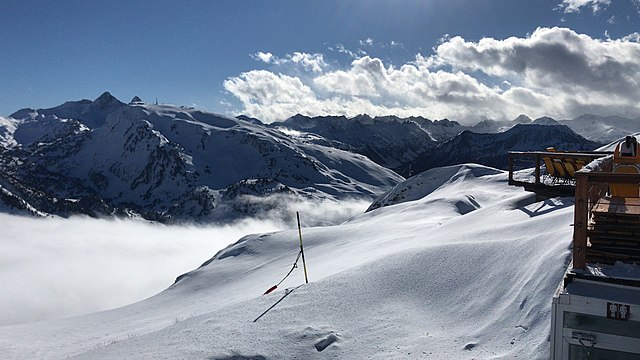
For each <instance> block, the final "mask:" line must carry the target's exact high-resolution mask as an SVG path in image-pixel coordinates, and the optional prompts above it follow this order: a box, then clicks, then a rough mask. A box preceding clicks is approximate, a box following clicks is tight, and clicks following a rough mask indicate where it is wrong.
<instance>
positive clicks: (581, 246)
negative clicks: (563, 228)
mask: <svg viewBox="0 0 640 360" xmlns="http://www.w3.org/2000/svg"><path fill="white" fill-rule="evenodd" d="M588 186H589V178H588V175H587V174H586V173H580V172H577V173H576V197H575V198H576V205H575V210H574V214H573V268H574V269H580V270H585V269H586V267H587V223H588V221H589V189H588Z"/></svg>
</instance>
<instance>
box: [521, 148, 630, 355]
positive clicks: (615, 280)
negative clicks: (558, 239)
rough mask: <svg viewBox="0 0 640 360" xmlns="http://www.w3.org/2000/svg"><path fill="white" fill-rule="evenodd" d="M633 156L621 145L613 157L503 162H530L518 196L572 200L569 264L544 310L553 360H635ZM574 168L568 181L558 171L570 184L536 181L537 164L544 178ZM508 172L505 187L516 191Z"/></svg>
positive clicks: (545, 156)
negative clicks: (559, 192)
mask: <svg viewBox="0 0 640 360" xmlns="http://www.w3.org/2000/svg"><path fill="white" fill-rule="evenodd" d="M632 155H633V156H623V154H622V153H621V151H620V144H619V145H618V146H617V148H616V151H615V152H613V153H601V154H599V153H588V154H584V153H563V152H556V151H544V152H532V153H510V154H509V156H510V164H512V162H513V159H515V158H516V157H522V156H529V157H534V158H535V161H536V163H537V165H536V170H535V173H536V175H535V181H534V182H533V184H528V185H525V188H527V187H529V189H530V191H541V192H542V193H543V194H544V195H547V196H548V195H553V193H554V191H555V190H554V187H560V188H561V189H563V191H569V190H573V195H574V196H575V209H574V224H573V249H572V261H571V263H570V264H569V266H568V268H567V271H566V272H565V275H564V278H563V280H562V281H561V283H560V285H559V286H558V288H557V290H556V292H555V294H554V295H553V300H552V307H551V336H550V342H551V344H550V345H551V354H550V355H551V356H550V358H551V359H552V360H565V359H640V151H635V153H634V154H632ZM589 159H591V161H589V162H587V160H589ZM578 160H582V161H583V164H582V166H579V168H574V169H573V170H574V171H573V172H572V173H571V171H570V170H568V169H565V170H566V172H567V173H571V175H570V178H569V176H567V179H565V180H563V181H560V180H555V181H554V180H553V179H549V178H544V177H543V176H544V174H543V173H542V171H541V168H543V165H542V164H543V163H544V165H545V166H544V167H545V168H546V170H547V171H548V169H549V168H550V165H549V164H552V166H553V168H554V170H557V168H556V165H555V164H556V163H559V162H563V163H564V164H566V163H568V164H572V162H573V164H577V163H578ZM512 169H513V167H510V176H509V182H510V183H511V184H512V185H517V186H523V185H522V184H521V183H520V182H519V181H517V180H514V179H513V170H512ZM556 174H557V173H556ZM550 176H553V175H550ZM556 176H557V175H556Z"/></svg>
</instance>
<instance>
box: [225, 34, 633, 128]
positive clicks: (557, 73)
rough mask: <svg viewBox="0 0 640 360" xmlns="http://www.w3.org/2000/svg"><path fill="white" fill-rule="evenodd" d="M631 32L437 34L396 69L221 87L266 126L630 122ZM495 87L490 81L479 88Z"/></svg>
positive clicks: (358, 69)
mask: <svg viewBox="0 0 640 360" xmlns="http://www.w3.org/2000/svg"><path fill="white" fill-rule="evenodd" d="M639 39H640V36H639V35H638V34H631V35H628V36H626V37H624V38H621V39H607V40H600V39H594V38H591V37H590V36H587V35H582V34H577V33H576V32H574V31H572V30H570V29H565V28H539V29H537V30H536V31H534V32H533V33H532V34H531V35H528V36H527V37H522V38H519V37H511V38H507V39H503V40H499V39H492V38H484V39H481V40H480V41H478V42H469V41H466V40H465V39H463V38H462V37H459V36H458V37H444V38H443V39H442V40H441V43H440V44H439V45H438V46H437V47H436V48H435V49H434V53H433V54H432V55H431V56H428V57H425V56H422V55H420V54H418V55H416V57H415V60H414V61H411V62H408V63H406V64H404V65H402V66H400V67H394V66H392V65H386V64H384V62H383V61H382V60H381V59H378V58H375V57H370V56H362V57H359V58H356V59H355V60H353V61H352V62H351V64H350V65H349V66H348V67H347V68H344V69H338V70H333V71H324V72H323V73H317V74H315V76H312V77H310V78H305V79H304V80H303V79H301V78H298V77H293V76H290V75H284V74H274V73H271V72H267V71H258V70H254V71H249V72H247V73H243V74H241V75H240V76H237V77H232V78H229V79H228V80H227V81H225V88H226V89H227V90H228V91H229V92H230V93H231V94H232V95H234V96H235V97H237V98H238V99H239V100H240V101H241V103H242V106H243V110H242V112H243V113H245V114H247V115H249V116H253V117H256V118H259V119H261V120H263V121H266V122H272V121H278V120H284V119H286V118H288V117H290V116H293V115H295V114H296V113H301V114H305V115H312V116H314V115H346V116H355V115H357V114H361V113H367V114H370V115H390V114H395V115H399V116H412V115H413V116H417V115H422V116H426V117H429V118H434V119H437V118H444V117H446V118H449V119H452V120H458V121H461V122H467V123H473V122H477V121H478V120H480V119H482V118H494V119H512V118H514V117H515V116H517V115H519V114H522V113H525V114H528V115H529V116H531V117H538V116H552V117H556V118H568V117H575V116H579V115H581V114H583V113H596V114H602V115H622V116H629V117H637V116H639V115H640V107H639V105H638V103H637V99H638V98H640V87H639V85H638V84H640V64H638V62H637V59H639V58H640V44H639V43H638V40H639ZM488 84H496V85H488Z"/></svg>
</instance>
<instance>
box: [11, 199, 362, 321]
mask: <svg viewBox="0 0 640 360" xmlns="http://www.w3.org/2000/svg"><path fill="white" fill-rule="evenodd" d="M368 205H369V202H367V201H356V200H354V201H343V202H336V201H324V202H321V203H318V202H314V203H300V202H298V203H296V204H295V206H296V208H295V209H293V208H287V209H286V210H285V209H284V208H281V209H279V212H286V211H288V212H290V213H291V216H290V217H289V218H290V219H295V212H296V211H299V212H300V214H301V218H302V219H303V223H306V225H309V226H310V225H330V224H339V223H341V222H343V221H345V220H347V219H349V218H350V217H352V216H353V215H355V214H357V213H361V212H363V211H364V210H365V209H366V208H367V206H368ZM279 218H281V217H279ZM0 224H2V225H3V229H2V234H1V235H0V249H2V251H1V252H0V284H2V291H0V326H3V325H9V324H17V323H25V322H33V321H39V320H47V319H53V318H61V317H68V316H74V315H80V314H85V313H90V312H95V311H100V310H106V309H110V308H115V307H119V306H123V305H126V304H130V303H133V302H136V301H140V300H142V299H145V298H147V297H150V296H153V295H154V294H157V293H158V292H160V291H162V290H164V289H166V288H167V287H169V286H170V285H171V284H172V283H173V282H174V280H175V278H176V277H177V276H178V275H181V274H183V273H185V272H188V271H191V270H193V269H196V268H197V267H198V266H200V264H202V263H203V262H205V261H206V260H207V259H209V258H211V257H212V256H213V255H214V254H215V253H216V252H217V251H219V250H221V249H223V248H224V247H226V246H227V245H229V244H232V243H234V242H236V241H237V240H238V239H239V238H241V237H242V236H244V235H247V234H251V233H264V232H272V231H278V230H282V229H287V228H295V227H296V226H297V224H296V223H295V220H293V221H288V222H283V221H282V220H267V219H260V220H256V219H245V220H242V221H237V222H235V223H233V224H229V225H216V226H213V225H209V226H202V225H201V226H197V225H172V226H167V225H161V224H155V223H149V222H146V221H140V220H113V219H111V220H106V219H92V218H86V217H73V218H70V219H61V218H45V219H40V218H31V217H20V216H14V215H7V214H0ZM303 225H304V224H303ZM293 240H294V241H293V242H292V243H293V244H294V245H295V244H296V241H297V239H293Z"/></svg>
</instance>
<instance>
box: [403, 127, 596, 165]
mask: <svg viewBox="0 0 640 360" xmlns="http://www.w3.org/2000/svg"><path fill="white" fill-rule="evenodd" d="M601 145H602V144H599V143H596V142H593V141H590V140H587V139H585V138H583V137H582V136H580V135H578V134H576V133H574V132H573V131H571V129H569V128H568V127H566V126H562V125H555V126H554V125H538V124H517V125H515V126H513V127H512V128H510V129H509V130H507V131H504V132H500V133H495V134H491V133H486V134H478V133H474V132H471V131H468V130H466V131H463V132H461V133H460V134H458V135H457V136H456V137H454V138H453V139H451V140H449V141H447V142H445V143H443V144H441V145H439V146H438V147H436V148H434V149H432V150H430V151H428V152H426V153H425V154H423V155H422V156H420V157H419V158H418V159H416V160H415V161H414V162H412V163H409V164H408V165H407V166H406V168H405V170H404V171H409V170H410V171H411V172H412V173H413V174H418V173H420V172H422V171H425V170H428V169H432V168H435V167H441V166H448V165H454V164H460V163H466V162H473V163H478V164H483V165H487V166H492V167H497V168H501V169H506V168H507V166H508V156H507V153H508V152H509V151H542V150H544V149H546V148H547V147H555V148H556V149H558V150H594V149H596V148H597V147H599V146H601Z"/></svg>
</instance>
